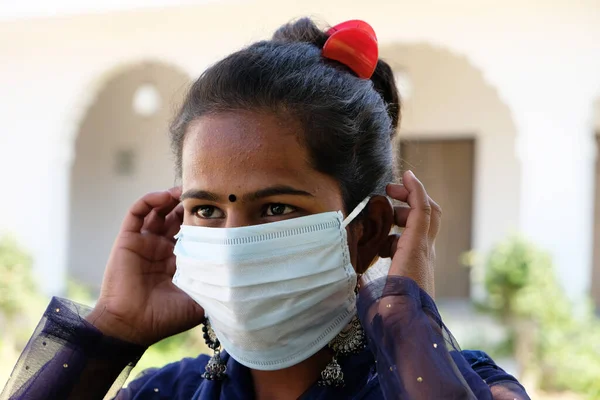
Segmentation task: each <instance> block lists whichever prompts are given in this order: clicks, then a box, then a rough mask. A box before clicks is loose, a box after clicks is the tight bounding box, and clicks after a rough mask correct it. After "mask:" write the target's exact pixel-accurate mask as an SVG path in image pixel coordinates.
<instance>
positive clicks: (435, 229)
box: [429, 197, 442, 243]
mask: <svg viewBox="0 0 600 400" xmlns="http://www.w3.org/2000/svg"><path fill="white" fill-rule="evenodd" d="M429 205H430V206H431V219H430V222H429V241H430V242H431V243H433V242H435V238H436V237H437V235H438V233H439V232H440V226H441V225H442V208H441V207H440V205H439V204H438V203H436V202H435V201H433V199H432V198H431V197H430V198H429Z"/></svg>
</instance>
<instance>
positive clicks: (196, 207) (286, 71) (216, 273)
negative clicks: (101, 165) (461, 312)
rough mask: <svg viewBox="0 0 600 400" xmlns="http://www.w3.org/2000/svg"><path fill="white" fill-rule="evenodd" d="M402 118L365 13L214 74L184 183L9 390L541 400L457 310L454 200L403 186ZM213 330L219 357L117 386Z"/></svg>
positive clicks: (183, 138) (153, 211)
mask: <svg viewBox="0 0 600 400" xmlns="http://www.w3.org/2000/svg"><path fill="white" fill-rule="evenodd" d="M399 120H400V101H399V97H398V93H397V91H396V86H395V83H394V80H393V74H392V71H391V69H390V67H389V66H388V65H387V64H386V63H385V62H383V61H381V60H378V58H377V40H376V37H375V33H374V32H373V30H372V29H371V27H370V26H368V25H367V24H366V23H364V22H361V21H349V22H347V23H344V24H340V25H338V26H336V27H334V28H332V29H331V30H329V31H327V32H323V31H321V30H319V29H318V28H317V27H316V26H315V24H314V23H313V22H312V21H311V20H309V19H302V20H299V21H297V22H295V23H293V24H289V25H285V26H283V27H282V28H280V29H279V30H278V31H277V32H276V33H275V35H274V37H273V39H272V40H270V41H263V42H259V43H256V44H253V45H252V46H250V47H248V48H246V49H243V50H241V51H238V52H236V53H234V54H232V55H230V56H228V57H227V58H225V59H224V60H222V61H220V62H219V63H217V64H215V65H214V66H212V67H211V68H209V69H208V70H207V71H206V72H205V73H204V74H202V76H201V77H200V78H199V79H198V80H197V81H196V82H195V83H194V85H193V86H192V88H191V90H190V92H189V94H188V96H187V98H186V100H185V102H184V104H183V106H182V108H181V110H180V112H179V113H178V115H177V117H176V119H175V121H174V123H173V125H172V132H171V133H172V144H173V149H174V151H175V155H176V157H177V169H178V172H179V174H180V176H181V179H182V187H181V188H175V189H171V190H169V191H165V192H158V193H152V194H148V195H146V196H144V197H143V198H142V199H141V200H139V201H138V202H137V203H136V204H134V205H133V206H132V208H131V209H130V211H129V213H128V214H127V216H126V217H125V220H124V222H123V225H122V228H121V232H120V233H119V235H118V237H117V239H116V242H115V245H114V248H113V250H112V254H111V256H110V259H109V262H108V265H107V269H106V273H105V277H104V282H103V285H102V291H101V295H100V298H99V300H98V303H97V305H96V307H95V308H94V309H93V310H91V311H88V310H85V309H83V308H82V307H80V306H77V305H75V304H73V303H71V302H68V301H67V300H63V299H56V298H55V299H53V300H52V302H51V304H50V306H49V307H48V310H47V311H46V313H45V315H44V319H43V320H42V322H41V323H40V325H39V328H38V330H37V331H36V332H35V334H34V336H33V338H32V339H31V341H30V343H29V344H28V346H27V348H26V350H25V351H24V352H23V355H22V356H21V358H20V360H19V362H18V364H17V366H16V368H15V372H14V373H13V376H12V378H11V379H10V380H9V383H8V385H7V387H6V389H5V391H4V394H3V396H4V397H3V398H8V397H10V398H16V399H46V398H47V399H63V398H68V399H101V398H103V397H104V396H105V395H107V397H108V398H112V397H116V398H117V399H121V400H124V399H206V400H208V399H259V400H265V399H297V398H302V399H383V398H386V399H396V398H400V399H510V400H512V399H527V398H528V397H527V394H526V393H525V390H524V389H523V388H522V386H521V385H520V384H519V383H518V382H517V381H516V380H515V379H514V378H513V377H512V376H510V375H508V374H506V373H505V372H504V371H503V370H502V369H500V368H499V367H497V366H496V365H495V364H494V362H493V361H492V360H491V359H490V358H489V357H487V356H486V355H485V354H484V353H482V352H473V351H470V352H469V351H462V352H461V351H460V350H459V349H458V346H457V345H456V343H455V342H454V341H453V340H452V336H451V335H450V333H449V332H448V331H447V329H446V328H445V326H444V325H443V323H442V321H441V318H440V316H439V313H438V311H437V309H436V306H435V303H434V301H433V300H432V296H433V266H434V258H435V257H434V255H435V252H434V241H435V237H436V235H437V232H438V229H439V225H440V208H439V207H438V205H437V204H436V203H435V202H434V201H433V200H432V199H430V198H429V197H428V195H427V193H426V192H425V189H424V188H423V186H422V184H421V183H420V182H419V181H418V180H417V178H416V177H415V176H414V175H413V174H412V173H410V172H408V173H405V174H404V176H403V185H398V184H392V183H391V182H393V180H394V177H393V172H392V171H393V160H392V153H393V148H392V142H391V141H392V137H393V136H394V133H395V132H396V128H397V126H398V122H399ZM386 195H387V196H389V197H387V196H386ZM389 198H392V199H396V200H399V201H402V202H405V203H407V204H408V206H407V207H399V206H396V207H393V206H392V204H391V202H390V200H389ZM394 225H395V226H399V227H402V228H404V231H403V233H402V235H401V236H398V235H390V234H389V233H390V231H391V229H392V227H393V226H394ZM176 234H177V236H176V237H177V240H176V241H175V240H173V237H174V236H175V235H176ZM380 257H382V258H391V265H390V267H389V273H388V274H387V276H385V275H384V276H382V277H380V278H377V279H372V280H370V281H369V282H368V283H366V282H365V281H364V280H362V279H361V278H360V276H361V274H363V273H364V272H365V271H367V270H368V268H369V267H370V266H371V265H373V264H374V263H375V262H376V261H377V260H378V259H379V258H380ZM361 283H362V284H361ZM199 324H204V325H203V330H204V332H205V339H206V340H207V343H208V345H209V347H211V348H212V349H213V350H214V355H213V356H212V357H209V356H205V355H201V356H199V357H198V358H196V359H184V360H181V361H179V362H176V363H174V364H170V365H167V366H166V367H163V368H161V369H158V370H153V371H148V372H147V373H145V374H143V375H142V376H141V377H139V378H138V379H137V380H135V381H133V382H132V383H131V384H130V385H129V386H128V387H127V388H125V389H121V384H122V382H123V381H124V379H125V378H126V377H127V374H128V372H129V371H130V370H131V368H132V366H133V365H135V362H136V361H137V360H138V359H139V357H140V356H141V355H142V353H143V352H144V350H145V349H146V348H147V346H149V345H151V344H153V343H156V342H158V341H159V340H161V339H163V338H166V337H168V336H171V335H173V334H176V333H178V332H182V331H185V330H187V329H190V328H192V327H194V326H197V325H199Z"/></svg>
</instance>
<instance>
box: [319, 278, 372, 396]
mask: <svg viewBox="0 0 600 400" xmlns="http://www.w3.org/2000/svg"><path fill="white" fill-rule="evenodd" d="M361 277H362V274H359V275H358V277H357V278H358V279H357V280H356V287H355V288H354V292H355V293H356V294H358V291H359V289H360V278H361ZM366 346H367V340H366V338H365V331H364V330H363V327H362V325H361V324H360V320H359V319H358V317H357V316H356V315H355V316H354V317H353V318H352V320H351V321H350V323H349V324H348V325H346V327H345V328H344V329H343V330H342V331H341V332H340V333H338V335H337V336H336V337H334V338H333V340H332V341H331V342H329V348H330V349H331V350H333V352H334V353H335V355H334V356H333V359H332V360H331V362H330V363H329V364H327V366H326V367H325V369H324V370H323V371H321V380H319V385H320V386H334V387H341V386H344V385H345V383H344V373H343V372H342V367H341V366H340V364H338V362H337V358H338V356H339V355H342V356H345V355H348V354H356V353H360V352H361V351H363V350H364V348H365V347H366Z"/></svg>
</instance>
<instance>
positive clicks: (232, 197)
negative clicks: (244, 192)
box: [229, 194, 237, 203]
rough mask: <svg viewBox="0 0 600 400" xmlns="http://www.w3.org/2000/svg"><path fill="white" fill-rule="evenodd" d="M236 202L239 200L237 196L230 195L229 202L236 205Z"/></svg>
mask: <svg viewBox="0 0 600 400" xmlns="http://www.w3.org/2000/svg"><path fill="white" fill-rule="evenodd" d="M236 200H237V197H236V195H235V194H230V195H229V201H230V202H232V203H235V202H236Z"/></svg>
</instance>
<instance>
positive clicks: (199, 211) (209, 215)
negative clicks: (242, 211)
mask: <svg viewBox="0 0 600 400" xmlns="http://www.w3.org/2000/svg"><path fill="white" fill-rule="evenodd" d="M192 214H194V215H195V216H196V217H198V218H203V219H213V218H223V215H224V214H223V211H221V210H219V209H218V208H217V207H215V206H199V207H196V208H194V209H193V210H192Z"/></svg>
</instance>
